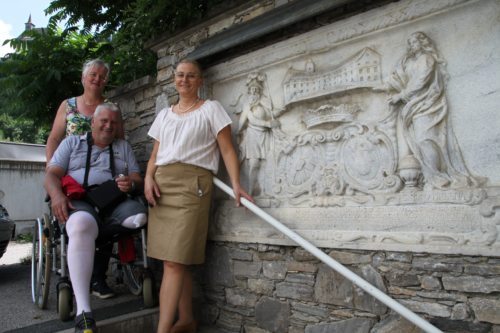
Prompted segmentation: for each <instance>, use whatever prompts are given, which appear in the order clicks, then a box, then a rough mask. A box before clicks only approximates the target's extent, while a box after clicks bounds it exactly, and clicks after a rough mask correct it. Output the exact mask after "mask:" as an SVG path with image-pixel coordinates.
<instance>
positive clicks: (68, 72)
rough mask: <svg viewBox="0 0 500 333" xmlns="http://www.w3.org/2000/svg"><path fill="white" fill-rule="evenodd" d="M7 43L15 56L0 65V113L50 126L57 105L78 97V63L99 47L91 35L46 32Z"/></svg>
mask: <svg viewBox="0 0 500 333" xmlns="http://www.w3.org/2000/svg"><path fill="white" fill-rule="evenodd" d="M9 42H10V45H11V47H13V48H14V49H15V52H14V53H12V54H9V55H8V56H7V57H5V58H4V59H2V61H1V62H0V101H1V102H0V113H2V114H8V115H10V116H12V117H14V118H16V119H24V118H27V119H29V120H31V121H34V122H35V123H36V124H37V125H38V126H40V127H43V126H50V124H51V123H52V121H53V118H54V117H55V112H56V110H57V108H58V107H59V104H60V103H61V101H62V100H64V99H65V98H67V97H69V96H72V95H75V94H80V93H81V83H80V76H81V66H82V59H86V58H88V57H89V56H91V55H93V53H94V51H93V50H94V49H96V48H98V46H99V44H98V43H96V42H95V40H94V39H93V38H92V36H91V35H81V34H79V33H77V32H72V31H66V32H62V31H60V30H50V29H46V30H44V31H43V32H39V31H37V30H32V31H28V32H26V33H25V34H24V35H23V39H12V40H10V41H9ZM34 132H35V131H34Z"/></svg>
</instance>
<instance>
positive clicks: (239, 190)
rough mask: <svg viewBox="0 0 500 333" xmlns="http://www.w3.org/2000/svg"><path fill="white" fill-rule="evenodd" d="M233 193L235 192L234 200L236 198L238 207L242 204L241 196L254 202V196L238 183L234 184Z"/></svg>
mask: <svg viewBox="0 0 500 333" xmlns="http://www.w3.org/2000/svg"><path fill="white" fill-rule="evenodd" d="M233 193H234V200H236V207H240V206H241V198H242V197H243V198H245V199H247V200H248V201H250V202H254V200H253V198H252V196H251V195H250V194H248V193H247V192H245V190H244V189H243V188H241V186H240V185H239V184H238V185H236V186H233Z"/></svg>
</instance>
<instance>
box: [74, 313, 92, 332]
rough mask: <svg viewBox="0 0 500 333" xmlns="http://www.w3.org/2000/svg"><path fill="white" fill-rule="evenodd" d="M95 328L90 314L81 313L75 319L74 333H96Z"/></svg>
mask: <svg viewBox="0 0 500 333" xmlns="http://www.w3.org/2000/svg"><path fill="white" fill-rule="evenodd" d="M96 332H97V326H96V324H95V320H94V318H93V317H92V312H82V313H81V314H79V315H78V316H76V318H75V333H96Z"/></svg>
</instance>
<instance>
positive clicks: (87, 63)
mask: <svg viewBox="0 0 500 333" xmlns="http://www.w3.org/2000/svg"><path fill="white" fill-rule="evenodd" d="M94 66H97V67H104V68H106V72H107V73H106V78H108V77H109V73H110V68H109V64H108V63H107V62H105V61H104V60H101V59H91V60H87V61H85V63H84V64H83V68H82V76H85V75H87V72H88V71H89V70H90V69H91V68H92V67H94Z"/></svg>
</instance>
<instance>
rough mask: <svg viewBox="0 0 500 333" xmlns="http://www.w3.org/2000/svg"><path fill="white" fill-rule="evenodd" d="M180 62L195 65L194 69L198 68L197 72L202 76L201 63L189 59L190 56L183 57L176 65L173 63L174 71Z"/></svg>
mask: <svg viewBox="0 0 500 333" xmlns="http://www.w3.org/2000/svg"><path fill="white" fill-rule="evenodd" d="M180 64H191V65H194V66H195V67H196V69H198V72H199V74H200V77H201V78H203V69H202V68H201V64H200V63H199V62H198V61H196V60H194V59H190V58H183V59H181V60H180V61H179V62H178V63H177V64H176V65H175V71H177V67H178V66H179V65H180Z"/></svg>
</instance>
